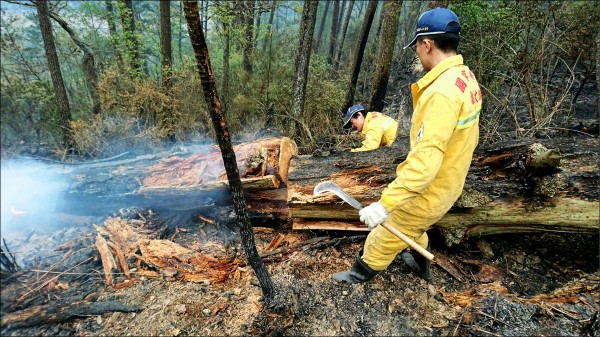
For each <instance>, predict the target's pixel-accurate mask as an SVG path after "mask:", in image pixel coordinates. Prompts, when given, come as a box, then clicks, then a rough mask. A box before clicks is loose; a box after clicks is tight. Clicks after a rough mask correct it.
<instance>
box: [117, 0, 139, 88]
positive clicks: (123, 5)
mask: <svg viewBox="0 0 600 337" xmlns="http://www.w3.org/2000/svg"><path fill="white" fill-rule="evenodd" d="M118 12H119V16H120V18H121V24H122V25H123V35H124V36H125V46H126V47H125V49H126V50H127V53H126V57H125V58H126V59H127V62H128V63H129V66H130V67H131V69H132V71H133V74H132V75H133V77H138V76H140V75H141V74H142V60H141V57H140V40H139V37H138V36H137V34H136V32H135V17H134V12H133V3H132V2H131V0H119V6H118Z"/></svg>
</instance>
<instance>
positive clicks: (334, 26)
mask: <svg viewBox="0 0 600 337" xmlns="http://www.w3.org/2000/svg"><path fill="white" fill-rule="evenodd" d="M339 12H340V1H339V0H333V15H332V16H331V32H330V34H329V52H328V53H327V64H329V65H332V64H333V57H334V52H335V45H336V41H337V32H338V29H339V28H338V25H339V21H338V16H339V15H340V14H339Z"/></svg>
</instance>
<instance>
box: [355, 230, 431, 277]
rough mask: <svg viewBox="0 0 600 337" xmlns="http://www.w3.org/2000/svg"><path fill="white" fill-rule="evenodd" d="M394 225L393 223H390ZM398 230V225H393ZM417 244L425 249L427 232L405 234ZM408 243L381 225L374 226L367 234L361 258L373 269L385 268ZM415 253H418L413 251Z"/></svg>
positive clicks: (427, 240) (427, 239) (427, 238)
mask: <svg viewBox="0 0 600 337" xmlns="http://www.w3.org/2000/svg"><path fill="white" fill-rule="evenodd" d="M392 226H394V225H392ZM394 227H396V229H398V230H400V228H398V226H394ZM407 236H408V237H409V238H411V239H412V240H413V241H415V242H416V243H417V244H418V245H419V246H421V247H423V248H425V249H427V244H428V243H429V237H428V236H427V232H423V234H421V235H420V236H417V237H414V236H410V235H407ZM407 247H408V245H407V244H406V243H405V242H404V241H402V240H400V239H399V238H398V237H397V236H395V235H394V234H392V233H391V232H390V231H388V230H387V229H385V228H384V227H382V226H377V227H375V228H374V229H373V230H372V231H371V232H370V233H369V235H368V236H367V240H366V241H365V246H364V248H363V249H364V250H363V256H361V258H362V260H363V261H364V262H365V263H366V264H367V265H368V266H369V267H371V269H373V270H375V271H381V270H384V269H386V268H387V267H388V266H389V265H390V264H391V263H392V261H394V258H395V257H396V255H398V253H400V252H401V251H403V250H405V249H406V248H407ZM415 254H418V253H416V252H415Z"/></svg>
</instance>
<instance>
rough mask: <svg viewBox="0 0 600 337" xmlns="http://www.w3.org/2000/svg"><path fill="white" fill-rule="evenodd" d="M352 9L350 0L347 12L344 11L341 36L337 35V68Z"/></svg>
mask: <svg viewBox="0 0 600 337" xmlns="http://www.w3.org/2000/svg"><path fill="white" fill-rule="evenodd" d="M353 9H354V0H350V3H349V4H348V12H347V13H346V19H345V20H344V25H343V28H342V36H340V37H339V41H338V45H337V49H336V53H335V64H334V65H335V69H338V68H339V66H340V58H341V57H342V48H344V40H346V32H347V31H348V23H349V22H350V17H351V16H352V10H353Z"/></svg>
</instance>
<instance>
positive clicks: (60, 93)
mask: <svg viewBox="0 0 600 337" xmlns="http://www.w3.org/2000/svg"><path fill="white" fill-rule="evenodd" d="M33 4H34V5H35V8H36V9H37V15H38V19H39V20H40V31H41V33H42V39H43V40H44V50H45V51H46V60H47V61H48V70H49V71H50V77H51V78H52V84H53V85H54V92H55V93H56V104H57V105H58V111H59V113H60V125H61V128H62V145H63V146H64V147H65V148H66V149H67V151H69V152H70V151H71V150H72V149H73V138H72V137H71V120H72V118H71V108H70V107H69V98H68V97H67V90H66V89H65V83H64V81H63V76H62V72H61V70H60V64H59V63H58V55H57V54H56V45H55V44H54V34H53V33H52V24H51V23H50V15H49V14H48V12H49V11H48V1H46V0H36V1H35V2H34V3H33Z"/></svg>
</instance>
